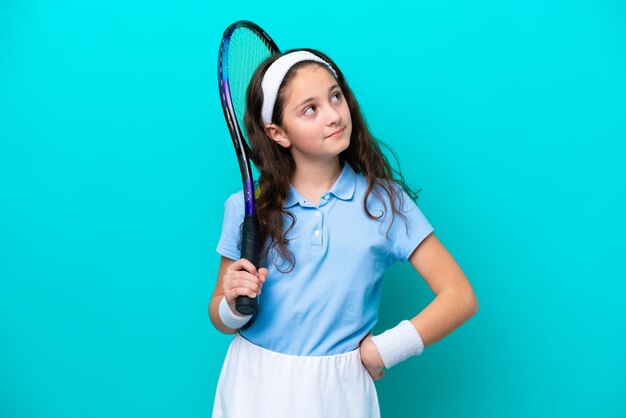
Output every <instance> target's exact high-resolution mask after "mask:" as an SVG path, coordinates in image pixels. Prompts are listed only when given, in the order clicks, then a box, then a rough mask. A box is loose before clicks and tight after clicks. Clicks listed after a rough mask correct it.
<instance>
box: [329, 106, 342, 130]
mask: <svg viewBox="0 0 626 418" xmlns="http://www.w3.org/2000/svg"><path fill="white" fill-rule="evenodd" d="M339 122H341V114H340V113H339V111H338V110H337V109H335V108H334V107H333V106H330V105H329V106H328V111H327V116H326V123H327V124H328V125H336V124H338V123H339Z"/></svg>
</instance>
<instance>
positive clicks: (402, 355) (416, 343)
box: [372, 319, 424, 369]
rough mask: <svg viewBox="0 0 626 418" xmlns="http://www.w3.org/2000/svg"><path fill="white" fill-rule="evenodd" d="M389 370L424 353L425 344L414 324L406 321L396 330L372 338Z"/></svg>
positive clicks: (395, 328) (389, 330) (392, 329)
mask: <svg viewBox="0 0 626 418" xmlns="http://www.w3.org/2000/svg"><path fill="white" fill-rule="evenodd" d="M372 342H373V343H374V345H375V346H376V348H377V349H378V353H379V354H380V357H381V358H382V359H383V363H385V367H386V368H387V369H389V368H391V367H393V366H395V365H396V364H398V363H400V362H402V361H404V360H406V359H407V358H409V357H412V356H419V355H420V354H422V351H424V342H423V341H422V337H421V336H420V334H419V332H417V329H415V327H414V326H413V324H412V323H411V322H410V321H409V320H407V319H405V320H403V321H401V322H400V323H399V324H398V325H396V326H395V327H394V328H391V329H388V330H387V331H385V332H383V333H382V334H379V335H375V336H373V337H372Z"/></svg>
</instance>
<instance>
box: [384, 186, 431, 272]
mask: <svg viewBox="0 0 626 418" xmlns="http://www.w3.org/2000/svg"><path fill="white" fill-rule="evenodd" d="M402 195H403V200H404V202H403V210H402V212H403V213H404V215H405V216H406V222H405V221H404V219H402V217H400V216H398V215H397V214H395V218H394V221H393V225H392V226H391V229H390V230H389V238H390V239H391V242H392V253H393V257H394V258H395V260H396V261H401V262H407V261H408V259H409V257H410V256H411V254H413V251H414V250H415V249H416V248H417V246H418V245H420V244H421V242H422V241H423V240H424V238H426V237H427V236H428V235H429V234H430V233H431V232H433V231H434V228H433V227H432V225H431V224H430V222H428V220H427V219H426V217H425V216H424V214H423V213H422V211H421V210H420V208H419V207H417V204H416V203H415V202H414V201H413V200H412V199H411V198H410V197H409V195H407V194H406V192H404V191H402Z"/></svg>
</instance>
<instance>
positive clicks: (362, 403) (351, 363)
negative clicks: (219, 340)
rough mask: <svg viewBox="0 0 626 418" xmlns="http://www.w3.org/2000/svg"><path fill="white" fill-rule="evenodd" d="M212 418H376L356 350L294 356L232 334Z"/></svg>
mask: <svg viewBox="0 0 626 418" xmlns="http://www.w3.org/2000/svg"><path fill="white" fill-rule="evenodd" d="M212 416H213V418H250V417H257V418H333V417H341V418H352V417H353V418H379V417H380V408H379V405H378V394H377V393H376V387H375V386H374V381H373V380H372V378H371V376H370V375H369V373H368V372H367V369H366V368H365V366H364V365H363V363H361V354H360V352H359V349H358V348H357V349H355V350H353V351H350V352H347V353H343V354H337V355H331V356H293V355H288V354H282V353H277V352H275V351H271V350H268V349H265V348H263V347H259V346H258V345H256V344H253V343H251V342H250V341H248V340H246V339H245V338H244V337H242V336H241V334H239V333H237V334H236V335H235V337H234V338H233V341H232V342H231V343H230V346H229V347H228V352H227V353H226V358H225V359H224V365H223V366H222V371H221V373H220V377H219V381H218V382H217V391H216V393H215V401H214V403H213V415H212Z"/></svg>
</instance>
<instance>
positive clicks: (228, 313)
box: [219, 296, 252, 329]
mask: <svg viewBox="0 0 626 418" xmlns="http://www.w3.org/2000/svg"><path fill="white" fill-rule="evenodd" d="M219 314H220V319H221V320H222V322H223V323H224V325H226V326H227V327H228V328H233V329H239V328H241V327H243V326H244V325H246V323H247V322H248V321H249V320H250V318H252V315H239V314H236V313H235V312H233V311H232V309H230V306H229V305H228V302H226V296H224V297H222V300H221V302H220V308H219Z"/></svg>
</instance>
